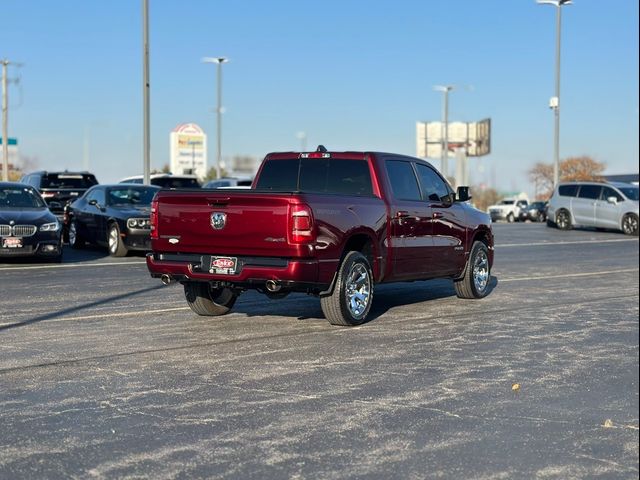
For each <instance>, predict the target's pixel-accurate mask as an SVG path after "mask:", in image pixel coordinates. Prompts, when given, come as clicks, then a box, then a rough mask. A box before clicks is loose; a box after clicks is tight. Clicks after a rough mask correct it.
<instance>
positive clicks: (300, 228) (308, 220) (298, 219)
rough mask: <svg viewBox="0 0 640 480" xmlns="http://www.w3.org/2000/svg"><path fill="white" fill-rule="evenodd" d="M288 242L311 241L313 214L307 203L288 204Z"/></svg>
mask: <svg viewBox="0 0 640 480" xmlns="http://www.w3.org/2000/svg"><path fill="white" fill-rule="evenodd" d="M289 218H290V222H289V225H290V229H289V233H290V239H289V241H290V243H309V242H311V241H313V216H312V214H311V208H310V207H309V206H308V205H304V204H300V205H290V206H289Z"/></svg>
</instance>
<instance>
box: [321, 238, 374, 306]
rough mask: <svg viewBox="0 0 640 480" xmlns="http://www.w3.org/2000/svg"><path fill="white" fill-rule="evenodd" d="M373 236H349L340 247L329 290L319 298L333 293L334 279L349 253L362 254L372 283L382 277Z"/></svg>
mask: <svg viewBox="0 0 640 480" xmlns="http://www.w3.org/2000/svg"><path fill="white" fill-rule="evenodd" d="M374 238H375V237H374V236H373V235H372V234H371V233H370V232H363V231H360V232H354V233H353V234H351V235H350V236H349V238H348V239H347V241H346V242H345V243H344V246H343V247H342V253H341V254H340V261H339V262H338V268H337V269H336V271H335V273H334V274H333V279H332V280H331V284H330V285H329V288H328V289H327V290H325V291H323V292H320V296H326V295H331V294H332V293H333V288H334V286H335V283H336V278H337V276H338V270H339V268H340V265H342V262H343V261H344V259H345V257H346V256H347V255H348V254H349V252H360V253H362V254H363V255H364V256H365V257H366V259H367V260H368V261H369V265H370V266H371V270H372V273H373V279H374V281H376V282H377V281H379V280H380V278H381V277H382V270H383V265H382V262H381V261H379V260H378V257H379V245H377V243H376V241H375V240H374Z"/></svg>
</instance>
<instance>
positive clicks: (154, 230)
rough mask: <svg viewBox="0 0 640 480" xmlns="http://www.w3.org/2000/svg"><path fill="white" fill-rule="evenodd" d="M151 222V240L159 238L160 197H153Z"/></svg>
mask: <svg viewBox="0 0 640 480" xmlns="http://www.w3.org/2000/svg"><path fill="white" fill-rule="evenodd" d="M149 224H150V227H151V240H158V238H159V236H158V199H157V197H153V200H152V201H151V214H150V215H149Z"/></svg>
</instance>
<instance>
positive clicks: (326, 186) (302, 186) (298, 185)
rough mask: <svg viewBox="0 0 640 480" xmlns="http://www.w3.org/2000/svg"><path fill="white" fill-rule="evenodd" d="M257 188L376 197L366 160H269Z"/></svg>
mask: <svg viewBox="0 0 640 480" xmlns="http://www.w3.org/2000/svg"><path fill="white" fill-rule="evenodd" d="M256 188H257V189H259V190H276V191H289V192H295V191H300V192H307V193H333V194H340V195H359V196H371V195H373V188H372V186H371V175H370V173H369V164H368V163H367V162H366V161H365V160H345V159H340V158H302V159H290V160H268V161H267V162H265V164H264V166H263V168H262V171H261V172H260V176H259V177H258V184H257V185H256Z"/></svg>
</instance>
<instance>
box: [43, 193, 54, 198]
mask: <svg viewBox="0 0 640 480" xmlns="http://www.w3.org/2000/svg"><path fill="white" fill-rule="evenodd" d="M55 196H56V194H55V193H53V192H43V193H42V198H53V197H55Z"/></svg>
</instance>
